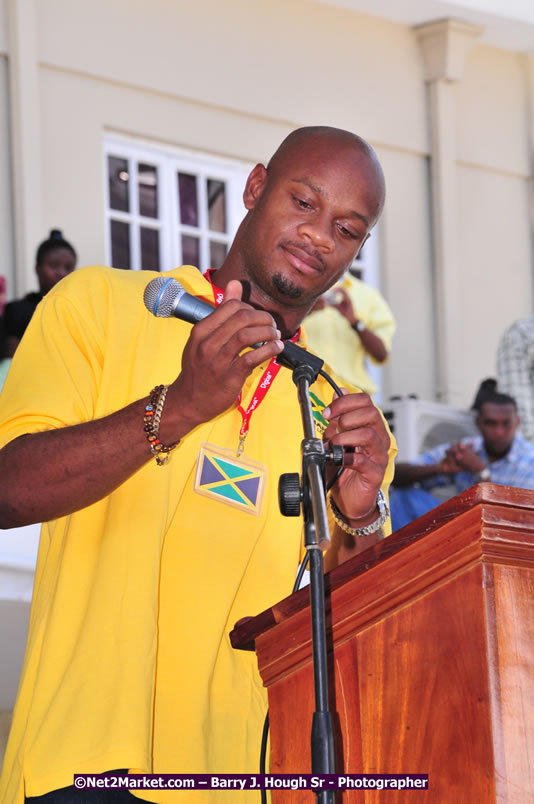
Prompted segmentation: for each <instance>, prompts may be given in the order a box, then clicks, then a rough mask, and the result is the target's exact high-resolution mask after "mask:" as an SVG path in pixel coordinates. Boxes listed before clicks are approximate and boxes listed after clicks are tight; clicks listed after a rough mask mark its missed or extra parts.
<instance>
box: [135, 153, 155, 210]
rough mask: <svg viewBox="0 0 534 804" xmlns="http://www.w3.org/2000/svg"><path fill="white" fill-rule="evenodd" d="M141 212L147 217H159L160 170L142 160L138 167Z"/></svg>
mask: <svg viewBox="0 0 534 804" xmlns="http://www.w3.org/2000/svg"><path fill="white" fill-rule="evenodd" d="M137 182H138V190H139V213H140V214H141V215H144V216H145V218H157V217H158V171H157V168H156V167H154V166H153V165H145V164H142V163H141V162H140V163H139V165H138V168H137Z"/></svg>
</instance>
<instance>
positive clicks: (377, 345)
mask: <svg viewBox="0 0 534 804" xmlns="http://www.w3.org/2000/svg"><path fill="white" fill-rule="evenodd" d="M303 326H304V329H305V330H306V335H307V337H308V343H309V345H310V348H311V349H313V351H314V352H316V353H317V354H318V355H320V357H322V358H323V359H324V361H325V362H326V363H328V365H329V366H331V367H332V368H333V369H334V371H335V372H336V374H338V375H339V376H340V377H342V378H343V379H344V380H345V381H346V382H348V383H351V385H354V386H355V387H356V388H360V389H361V390H362V391H365V393H367V394H374V393H376V391H377V390H378V387H377V385H376V383H375V382H373V380H372V378H371V377H370V376H369V372H368V370H367V366H366V361H367V359H370V360H371V361H372V362H373V363H375V364H382V363H385V362H386V360H387V359H388V356H389V352H390V350H391V342H392V340H393V335H394V333H395V319H394V318H393V313H392V312H391V309H390V307H389V305H388V303H387V302H386V300H385V299H384V298H383V296H382V295H381V294H380V293H379V291H378V290H376V288H373V287H371V286H370V285H367V284H366V283H365V282H362V281H361V279H358V278H357V277H356V276H354V275H352V273H351V271H350V269H349V271H347V273H346V274H345V276H344V277H343V279H342V280H340V281H339V282H338V283H337V284H336V285H334V287H333V288H332V289H331V290H330V291H329V292H328V293H326V294H325V295H324V296H321V298H320V299H318V300H317V304H316V305H315V307H314V309H313V311H312V312H311V314H310V315H309V316H308V317H307V318H306V319H305V321H304V324H303Z"/></svg>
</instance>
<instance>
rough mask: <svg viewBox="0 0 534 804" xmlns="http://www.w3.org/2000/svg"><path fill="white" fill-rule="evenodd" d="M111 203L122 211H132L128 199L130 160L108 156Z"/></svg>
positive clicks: (114, 207)
mask: <svg viewBox="0 0 534 804" xmlns="http://www.w3.org/2000/svg"><path fill="white" fill-rule="evenodd" d="M108 182H109V205H110V207H111V209H118V210H120V212H129V211H130V202H129V199H128V186H129V175H128V160H127V159H120V158H119V157H118V156H108Z"/></svg>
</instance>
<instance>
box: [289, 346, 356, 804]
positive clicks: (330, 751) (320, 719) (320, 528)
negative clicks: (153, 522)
mask: <svg viewBox="0 0 534 804" xmlns="http://www.w3.org/2000/svg"><path fill="white" fill-rule="evenodd" d="M300 351H302V352H303V350H300ZM304 355H305V356H306V357H305V358H304V357H303V358H300V359H305V360H306V362H300V359H299V357H298V356H297V357H296V358H295V360H294V363H293V364H291V363H289V365H291V367H292V368H293V381H294V383H295V385H297V387H298V397H299V402H300V408H301V415H302V423H303V427H304V440H303V441H302V487H300V484H299V485H298V492H297V486H296V482H297V483H298V475H297V481H295V476H294V475H282V477H281V478H280V488H279V496H280V508H281V510H282V513H283V514H285V515H287V516H298V514H299V512H300V502H302V509H303V516H304V543H305V547H306V550H307V553H308V557H309V566H310V609H311V625H312V648H313V675H314V691H315V712H314V714H313V721H312V733H311V760H312V773H313V774H332V773H335V749H334V730H333V726H332V715H331V713H330V711H329V706H328V668H327V660H326V626H325V603H324V574H323V573H324V568H323V554H322V550H323V549H325V548H326V547H327V546H328V544H329V542H330V531H329V526H328V516H327V511H326V491H325V490H326V484H325V474H326V472H325V469H326V462H327V460H333V458H332V456H331V455H327V454H326V452H325V449H324V445H323V442H322V440H321V439H320V438H316V437H315V424H314V420H313V412H312V406H311V403H310V397H309V388H310V385H311V384H312V383H313V382H314V381H315V380H316V379H317V374H318V373H319V369H320V367H321V366H322V361H321V362H320V365H319V367H318V368H317V364H313V361H312V365H309V360H308V358H310V357H311V358H313V355H309V353H307V352H304ZM284 364H285V365H288V363H287V362H286V361H284ZM314 365H315V367H314ZM342 452H343V451H342V449H341V451H338V452H337V454H336V458H335V460H334V462H335V463H338V464H341V463H342V462H343V455H342ZM285 486H286V487H288V492H287V495H286V494H285V491H284V487H285ZM297 497H298V506H297V504H296V503H297ZM315 795H316V798H317V801H318V802H320V804H334V791H332V790H318V791H316V793H315Z"/></svg>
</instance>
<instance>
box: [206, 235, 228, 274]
mask: <svg viewBox="0 0 534 804" xmlns="http://www.w3.org/2000/svg"><path fill="white" fill-rule="evenodd" d="M225 257H226V243H215V242H214V241H213V240H211V241H210V268H220V267H221V265H222V264H223V262H224V258H225Z"/></svg>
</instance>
